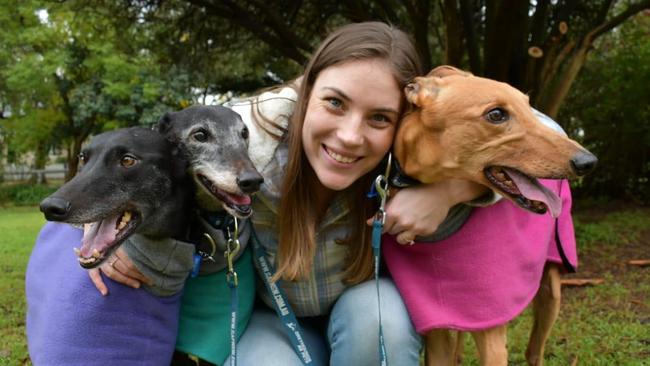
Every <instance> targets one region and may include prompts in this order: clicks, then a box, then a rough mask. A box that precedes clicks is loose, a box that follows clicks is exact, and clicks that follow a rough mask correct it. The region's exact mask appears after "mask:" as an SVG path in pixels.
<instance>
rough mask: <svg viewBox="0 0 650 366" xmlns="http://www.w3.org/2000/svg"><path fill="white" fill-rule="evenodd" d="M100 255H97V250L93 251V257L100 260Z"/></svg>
mask: <svg viewBox="0 0 650 366" xmlns="http://www.w3.org/2000/svg"><path fill="white" fill-rule="evenodd" d="M101 256H102V255H101V253H99V250H97V249H93V257H95V258H100V257H101Z"/></svg>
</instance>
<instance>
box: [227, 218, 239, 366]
mask: <svg viewBox="0 0 650 366" xmlns="http://www.w3.org/2000/svg"><path fill="white" fill-rule="evenodd" d="M234 219H235V232H234V233H232V234H231V233H230V229H228V243H227V244H226V252H225V253H224V256H225V257H226V261H227V262H228V272H227V273H226V282H227V283H228V287H230V366H237V307H238V306H239V294H238V293H237V286H238V285H239V281H238V279H237V272H235V267H234V265H233V259H234V258H235V256H236V255H237V253H238V252H239V249H240V248H241V245H240V244H239V228H238V227H237V218H236V217H235V218H234Z"/></svg>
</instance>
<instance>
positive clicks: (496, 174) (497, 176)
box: [494, 172, 506, 180]
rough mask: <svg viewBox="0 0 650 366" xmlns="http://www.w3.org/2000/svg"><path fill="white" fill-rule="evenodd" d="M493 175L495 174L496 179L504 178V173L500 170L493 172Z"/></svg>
mask: <svg viewBox="0 0 650 366" xmlns="http://www.w3.org/2000/svg"><path fill="white" fill-rule="evenodd" d="M494 176H495V177H496V178H497V179H498V180H505V179H506V175H505V174H503V173H502V172H497V173H495V174H494Z"/></svg>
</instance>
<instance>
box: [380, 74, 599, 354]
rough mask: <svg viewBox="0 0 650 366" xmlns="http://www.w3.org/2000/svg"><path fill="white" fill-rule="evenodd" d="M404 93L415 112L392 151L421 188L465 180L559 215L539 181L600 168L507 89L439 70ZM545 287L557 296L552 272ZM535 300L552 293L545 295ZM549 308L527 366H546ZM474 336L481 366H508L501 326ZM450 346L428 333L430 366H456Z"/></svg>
mask: <svg viewBox="0 0 650 366" xmlns="http://www.w3.org/2000/svg"><path fill="white" fill-rule="evenodd" d="M405 93H406V98H407V100H408V101H409V102H410V103H411V104H412V107H413V109H412V111H411V112H410V113H408V114H407V115H406V116H405V117H404V119H403V120H402V122H401V124H400V127H399V129H398V131H397V135H396V139H395V144H394V153H395V156H396V158H397V161H398V163H399V165H400V166H401V170H402V172H403V173H404V174H405V175H406V176H408V177H410V178H412V179H414V180H417V181H419V182H422V183H435V182H437V181H439V180H443V179H449V178H461V179H467V180H470V181H474V182H477V183H480V184H482V185H485V186H487V187H489V188H491V189H492V190H494V191H496V192H498V193H500V194H501V195H502V196H504V197H505V198H507V199H509V200H511V201H513V202H514V203H515V204H516V205H518V206H519V207H521V208H523V209H525V210H527V211H530V212H533V213H537V214H543V213H546V212H547V211H550V213H551V214H552V215H553V217H557V216H558V215H559V214H560V210H561V203H562V202H561V200H560V198H559V197H558V195H557V194H556V193H554V192H553V191H551V190H550V189H548V188H547V187H545V186H544V185H542V184H540V182H539V181H538V180H537V178H548V179H561V178H573V177H577V176H582V175H584V174H586V173H588V172H589V171H591V170H592V169H593V168H594V166H595V164H596V162H597V159H596V157H595V156H594V155H593V154H591V153H590V152H588V151H587V150H585V149H584V148H583V147H582V146H580V145H579V144H578V143H576V142H575V141H573V140H570V139H569V138H567V137H565V136H563V135H561V134H559V133H557V132H556V131H554V130H552V129H551V128H549V127H547V126H545V125H543V124H542V123H540V122H539V121H538V119H537V117H536V116H535V114H534V112H533V110H532V108H531V107H530V104H529V101H528V97H527V96H526V95H524V94H523V93H521V92H519V91H518V90H517V89H515V88H513V87H511V86H509V85H508V84H505V83H501V82H497V81H494V80H489V79H485V78H480V77H475V76H473V75H471V74H470V73H467V72H463V71H461V70H458V69H456V68H453V67H450V66H440V67H438V68H436V69H434V70H433V71H431V72H430V73H429V74H428V75H427V76H426V77H419V78H416V79H415V81H414V82H413V83H411V84H409V85H407V87H406V88H405ZM477 245H480V243H477ZM387 261H388V258H387ZM389 267H390V263H389ZM402 269H403V268H400V269H399V270H400V271H401V270H402ZM415 270H420V271H426V269H415ZM542 281H547V283H546V284H544V286H542V287H544V288H554V289H556V290H557V291H558V292H559V276H557V272H555V275H548V274H545V275H544V277H543V280H542ZM396 282H398V280H397V279H396ZM398 287H399V283H398ZM441 296H443V297H444V294H442V295H441ZM538 296H550V295H549V294H548V291H547V292H546V293H545V294H540V292H538ZM547 303H549V306H548V307H547V309H545V310H543V311H539V312H536V313H535V316H536V319H535V321H536V323H541V324H545V326H541V327H536V330H534V332H533V334H532V335H531V342H530V345H529V349H528V351H527V358H528V360H529V363H531V364H538V365H539V364H541V362H542V361H543V357H542V354H541V353H542V352H543V346H544V343H545V342H546V339H547V337H548V332H549V330H550V327H551V326H552V324H553V322H554V321H555V317H556V316H557V311H558V309H559V302H552V301H547ZM472 334H473V335H474V338H475V340H476V341H477V346H478V348H479V353H480V357H481V363H482V364H484V365H485V364H489V365H506V364H507V351H506V350H505V325H501V326H496V327H492V328H490V329H485V330H483V331H476V332H472ZM448 340H449V334H448V331H445V330H434V331H431V332H430V333H429V334H428V335H427V344H426V350H427V357H426V360H427V364H428V365H452V364H455V357H454V351H453V350H449V349H444V347H441V346H440V345H441V344H443V345H447V346H448V347H451V348H453V344H452V343H451V342H449V341H448Z"/></svg>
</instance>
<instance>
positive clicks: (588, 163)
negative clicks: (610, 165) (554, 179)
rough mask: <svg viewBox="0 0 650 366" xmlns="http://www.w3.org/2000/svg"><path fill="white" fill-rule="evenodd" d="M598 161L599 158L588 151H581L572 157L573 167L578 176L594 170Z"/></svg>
mask: <svg viewBox="0 0 650 366" xmlns="http://www.w3.org/2000/svg"><path fill="white" fill-rule="evenodd" d="M597 163H598V158H597V157H596V156H595V155H594V154H592V153H590V152H588V151H582V152H579V153H577V154H576V155H574V156H573V158H571V167H572V168H573V171H574V172H575V173H576V174H577V175H578V176H583V175H585V174H587V173H589V172H591V171H592V170H594V168H595V167H596V164H597Z"/></svg>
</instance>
